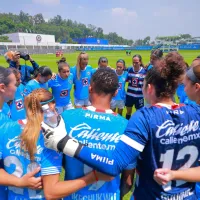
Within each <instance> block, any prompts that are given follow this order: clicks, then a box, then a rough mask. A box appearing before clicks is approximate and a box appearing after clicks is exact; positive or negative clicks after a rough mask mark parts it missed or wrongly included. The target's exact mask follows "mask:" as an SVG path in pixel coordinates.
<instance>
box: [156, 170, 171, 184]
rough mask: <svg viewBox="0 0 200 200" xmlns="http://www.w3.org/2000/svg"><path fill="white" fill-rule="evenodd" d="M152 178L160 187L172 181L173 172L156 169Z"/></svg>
mask: <svg viewBox="0 0 200 200" xmlns="http://www.w3.org/2000/svg"><path fill="white" fill-rule="evenodd" d="M153 177H154V180H155V181H156V182H157V183H158V184H160V185H166V184H167V183H168V182H169V181H172V180H173V179H174V175H173V171H172V170H170V169H166V168H163V169H162V168H161V169H156V170H155V172H154V175H153Z"/></svg>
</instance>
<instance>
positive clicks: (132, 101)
mask: <svg viewBox="0 0 200 200" xmlns="http://www.w3.org/2000/svg"><path fill="white" fill-rule="evenodd" d="M125 106H126V107H133V106H135V108H136V110H138V109H140V108H142V107H143V106H144V98H141V97H139V98H138V97H132V96H129V95H126V103H125Z"/></svg>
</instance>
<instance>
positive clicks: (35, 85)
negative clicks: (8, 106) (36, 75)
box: [24, 79, 48, 96]
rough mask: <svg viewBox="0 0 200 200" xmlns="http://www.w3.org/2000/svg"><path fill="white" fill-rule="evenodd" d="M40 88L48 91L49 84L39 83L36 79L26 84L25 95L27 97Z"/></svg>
mask: <svg viewBox="0 0 200 200" xmlns="http://www.w3.org/2000/svg"><path fill="white" fill-rule="evenodd" d="M39 88H44V89H46V90H48V83H39V82H38V81H36V80H35V79H32V80H30V81H29V82H28V83H27V84H26V86H25V89H24V93H25V95H26V96H27V95H28V94H30V93H31V92H32V91H33V90H36V89H39Z"/></svg>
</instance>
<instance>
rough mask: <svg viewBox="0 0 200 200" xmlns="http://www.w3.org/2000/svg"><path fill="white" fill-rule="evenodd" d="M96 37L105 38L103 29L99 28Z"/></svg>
mask: <svg viewBox="0 0 200 200" xmlns="http://www.w3.org/2000/svg"><path fill="white" fill-rule="evenodd" d="M96 37H97V38H103V37H104V35H103V29H102V28H100V27H98V28H97V29H96Z"/></svg>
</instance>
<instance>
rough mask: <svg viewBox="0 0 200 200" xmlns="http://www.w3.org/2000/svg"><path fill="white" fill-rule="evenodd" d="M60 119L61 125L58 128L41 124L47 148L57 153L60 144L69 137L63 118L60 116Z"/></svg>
mask: <svg viewBox="0 0 200 200" xmlns="http://www.w3.org/2000/svg"><path fill="white" fill-rule="evenodd" d="M58 118H59V124H58V126H57V127H56V128H52V127H50V126H48V125H47V124H45V123H44V122H42V123H41V127H42V131H43V135H44V140H45V146H46V147H47V148H49V149H53V150H55V151H58V147H57V146H58V143H59V142H60V141H61V140H62V139H63V138H64V137H65V136H66V135H67V132H66V128H65V123H64V120H63V118H62V117H61V116H60V115H59V116H58Z"/></svg>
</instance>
